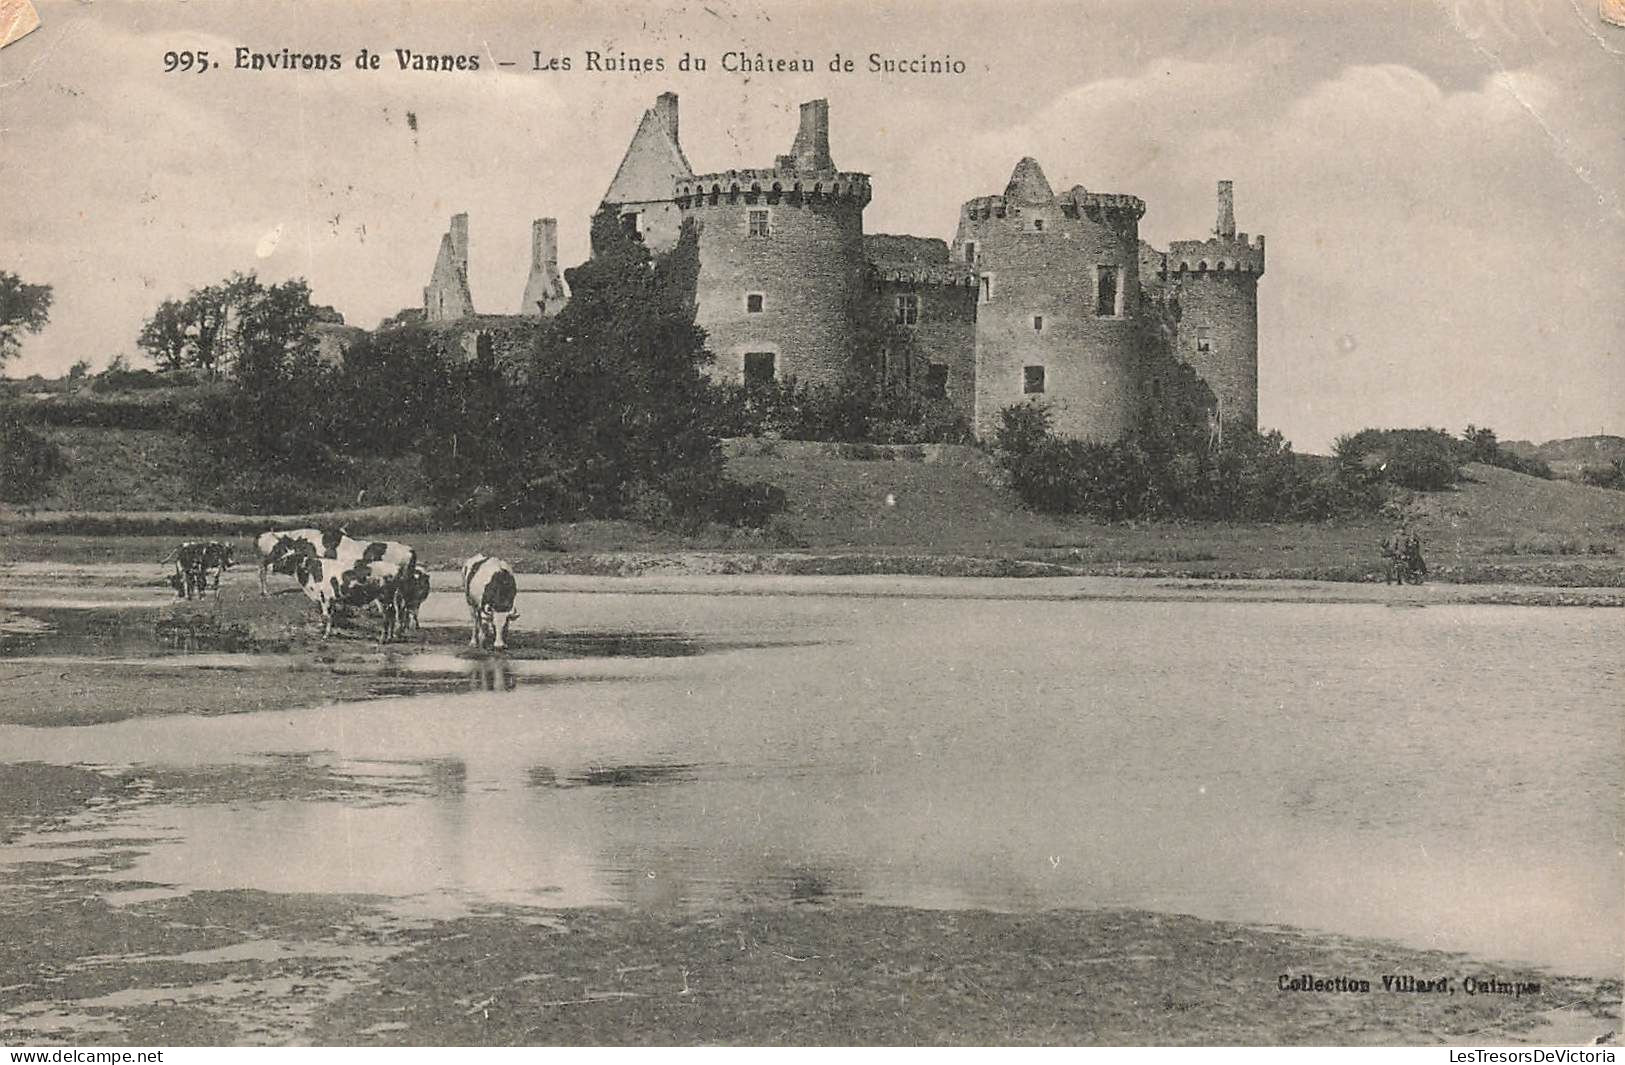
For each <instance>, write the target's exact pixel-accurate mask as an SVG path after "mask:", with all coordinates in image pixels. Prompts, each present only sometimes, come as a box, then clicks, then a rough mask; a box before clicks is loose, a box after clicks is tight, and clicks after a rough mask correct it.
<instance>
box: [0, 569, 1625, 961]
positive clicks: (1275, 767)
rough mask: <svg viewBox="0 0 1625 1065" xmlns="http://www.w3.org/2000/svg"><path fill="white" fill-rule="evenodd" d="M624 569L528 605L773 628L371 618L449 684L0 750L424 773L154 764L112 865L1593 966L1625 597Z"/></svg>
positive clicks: (1605, 956) (406, 663)
mask: <svg viewBox="0 0 1625 1065" xmlns="http://www.w3.org/2000/svg"><path fill="white" fill-rule="evenodd" d="M615 598H616V597H612V596H610V597H605V596H582V597H576V598H567V597H558V600H557V602H555V604H554V606H555V608H556V610H557V611H558V615H562V614H565V613H568V614H569V616H570V617H571V620H572V622H574V623H578V624H580V625H581V627H582V630H583V631H600V628H601V622H602V615H605V614H608V613H609V612H611V611H619V612H620V613H619V614H618V615H617V616H618V617H620V618H621V620H622V621H623V622H624V623H625V624H626V625H628V630H627V631H629V632H630V631H633V629H632V626H636V625H645V626H650V627H655V628H659V629H661V630H665V629H667V628H668V627H671V628H672V629H673V631H675V628H676V627H677V626H678V625H679V624H680V623H681V622H682V621H683V620H684V619H685V618H687V619H689V620H690V621H691V624H692V625H693V627H694V628H695V629H703V631H704V632H705V634H706V639H707V640H708V641H715V640H726V639H729V638H746V637H749V636H750V635H751V634H752V633H754V632H760V631H771V632H773V633H774V634H775V636H783V637H786V642H785V643H783V644H781V645H779V646H774V647H770V648H765V649H761V650H752V651H748V652H737V653H723V654H708V655H697V656H694V655H691V656H672V657H667V658H664V659H649V658H637V657H633V658H628V659H621V660H615V661H614V662H613V663H612V664H613V667H614V668H613V670H609V671H606V672H605V673H604V674H602V675H601V678H600V679H601V681H602V682H601V683H595V684H591V685H583V684H576V683H569V682H563V681H559V680H558V679H557V678H559V677H561V676H566V675H568V676H575V675H579V674H582V673H584V672H585V671H586V669H587V668H588V667H589V666H591V665H592V663H590V662H588V661H585V660H577V661H571V662H569V663H567V664H564V663H558V662H548V661H542V660H535V659H529V660H527V659H522V658H516V657H513V656H507V657H496V656H494V657H492V658H480V659H467V658H461V657H458V656H455V655H450V654H447V655H441V656H436V655H413V656H398V657H397V659H396V661H395V663H394V666H393V667H392V668H394V669H395V670H396V672H397V678H396V679H397V680H399V681H400V682H402V683H405V682H409V681H414V680H416V681H419V682H423V683H436V684H438V683H445V684H447V685H448V687H447V688H445V689H444V690H440V691H430V692H429V693H425V689H424V688H422V687H418V688H416V689H413V691H414V694H413V695H412V696H411V697H406V698H397V699H387V700H381V701H377V702H371V703H365V704H347V705H343V706H323V707H319V708H314V709H311V710H305V711H292V712H287V713H261V714H251V715H249V714H245V715H234V716H228V717H222V718H193V717H184V718H166V719H156V720H140V721H128V722H123V723H120V724H118V725H107V726H92V727H86V728H79V729H73V730H50V731H43V730H42V731H40V732H39V733H38V734H36V733H34V732H31V731H30V730H26V729H8V728H5V727H0V750H5V751H7V756H8V757H10V758H13V759H22V760H27V759H30V758H33V759H38V760H47V761H54V762H59V763H60V762H93V763H112V764H119V763H122V762H128V761H131V760H136V761H152V762H164V761H168V762H177V763H183V764H186V765H191V766H218V765H234V764H241V763H244V762H248V761H251V760H253V759H255V758H257V757H259V756H260V755H261V754H262V753H263V752H267V751H283V750H288V749H289V748H290V746H298V747H299V748H300V749H303V750H308V751H311V752H319V753H320V756H321V758H322V760H323V761H322V764H323V765H324V766H325V767H327V768H329V769H330V770H331V771H332V772H335V773H341V774H347V775H351V776H359V775H362V774H365V773H367V772H371V771H373V770H370V769H369V768H368V767H369V766H382V767H385V768H383V769H379V770H377V771H378V772H380V773H384V774H386V775H387V774H388V773H395V774H403V775H406V774H409V775H411V776H413V777H414V778H415V779H417V780H419V781H420V782H421V786H418V787H411V788H408V787H400V788H398V789H397V791H398V795H397V794H392V797H391V801H390V802H388V803H379V804H375V805H371V806H362V805H360V804H358V803H356V802H354V801H352V800H350V799H348V798H346V797H343V796H333V795H328V794H323V795H316V796H311V797H305V796H303V795H300V796H291V797H288V798H286V799H285V800H284V801H255V802H244V803H233V802H231V801H229V799H228V800H223V801H221V802H219V803H216V804H212V805H201V804H194V805H189V806H185V807H180V806H176V805H172V804H168V803H167V802H166V801H165V800H164V793H163V789H158V793H157V797H156V799H155V800H154V801H152V802H148V803H145V804H143V805H140V806H138V807H136V808H134V809H132V810H128V811H122V812H119V813H118V814H117V815H116V816H113V817H112V818H111V819H110V821H109V823H108V825H107V832H108V833H109V838H111V837H112V836H113V835H115V834H122V835H123V836H125V837H126V838H142V839H149V840H151V841H152V842H151V843H150V844H147V845H146V849H145V852H144V853H143V854H142V855H141V856H140V857H139V858H138V859H136V860H135V864H134V867H133V868H132V869H131V870H130V878H131V879H132V880H138V881H141V882H144V883H164V884H174V885H178V886H180V887H181V888H183V889H196V888H200V887H220V888H228V887H259V888H263V889H266V890H287V891H312V892H335V891H365V892H368V893H373V894H378V895H381V896H385V897H388V898H394V899H398V900H401V902H400V904H401V905H402V906H408V905H410V906H422V907H439V908H442V909H444V908H447V907H452V906H455V905H470V904H473V903H482V904H488V903H490V902H492V901H497V902H511V903H515V904H523V905H532V906H570V905H587V904H601V903H606V902H608V903H614V904H620V905H628V906H644V905H647V906H661V907H663V906H678V905H681V906H694V907H715V906H722V905H728V904H732V903H734V902H738V901H744V902H749V903H751V904H756V905H759V904H776V905H790V904H820V905H823V904H831V903H832V902H838V901H839V900H841V899H843V898H849V897H855V898H862V899H864V900H866V901H871V902H879V903H884V904H894V905H903V906H916V907H988V908H995V909H1009V910H1029V909H1032V910H1037V909H1044V908H1051V907H1073V906H1081V907H1093V906H1125V907H1142V908H1147V909H1156V910H1164V911H1171V912H1184V913H1193V914H1196V915H1199V916H1205V917H1214V918H1222V919H1231V920H1242V921H1258V922H1280V923H1286V924H1296V925H1302V926H1306V927H1311V928H1323V929H1328V930H1331V931H1336V932H1343V933H1347V934H1355V935H1376V936H1384V937H1389V938H1394V939H1399V940H1402V941H1405V942H1408V943H1412V944H1416V945H1421V946H1428V947H1437V948H1443V949H1453V950H1468V951H1472V952H1474V953H1477V954H1479V955H1481V956H1485V957H1490V958H1497V957H1505V958H1509V959H1530V960H1533V961H1536V962H1539V963H1544V964H1550V965H1553V966H1555V967H1558V968H1561V969H1565V970H1568V971H1576V972H1605V973H1610V972H1612V973H1617V971H1618V969H1619V967H1620V964H1621V957H1620V955H1621V944H1620V943H1619V942H1618V941H1617V937H1611V936H1606V935H1605V936H1598V935H1595V934H1594V930H1595V929H1598V928H1601V929H1616V928H1618V927H1619V926H1620V924H1621V921H1622V917H1625V913H1622V911H1625V901H1622V899H1625V893H1622V892H1621V891H1620V887H1621V884H1622V881H1625V876H1622V870H1625V859H1622V858H1621V855H1620V852H1619V847H1618V841H1617V839H1616V832H1617V826H1618V824H1619V823H1620V821H1621V815H1622V809H1621V801H1622V800H1621V795H1620V793H1619V789H1618V781H1619V779H1620V774H1621V772H1622V769H1625V751H1622V742H1625V738H1622V736H1621V733H1620V731H1619V727H1618V717H1617V707H1618V705H1619V703H1620V697H1621V694H1622V692H1621V682H1620V674H1619V672H1618V667H1617V665H1615V664H1614V663H1615V662H1616V660H1617V648H1618V646H1620V645H1621V641H1622V640H1625V612H1606V611H1567V612H1565V611H1561V610H1542V609H1495V608H1471V607H1469V608H1443V607H1441V608H1430V609H1428V610H1425V611H1403V612H1401V611H1388V610H1385V609H1383V608H1382V607H1376V606H1373V607H1355V606H1336V607H1329V606H1301V605H1283V604H1239V603H1230V604H1192V603H1181V604H1102V603H1065V602H1009V601H996V600H992V601H988V600H984V601H975V602H971V601H951V600H936V601H927V600H918V601H906V600H897V601H891V602H875V601H869V602H863V603H851V602H839V601H835V600H816V599H812V598H798V599H787V600H783V601H769V600H768V599H767V598H766V597H757V598H755V599H752V600H749V601H745V600H742V599H731V600H730V599H706V598H704V597H689V598H688V599H686V600H685V599H683V598H682V597H676V596H672V597H662V598H659V599H658V601H651V600H655V599H656V597H644V600H643V601H640V602H629V601H630V600H632V599H635V598H636V597H630V596H628V597H624V599H625V600H628V601H622V602H606V600H611V599H615ZM558 615H555V616H558ZM808 634H814V635H817V636H819V637H821V638H823V639H824V640H825V641H826V642H822V643H814V642H812V641H811V640H808V639H796V638H797V637H804V636H807V635H808ZM833 639H838V640H839V641H840V642H838V643H837V642H832V641H833ZM791 640H795V642H793V643H792V642H790V641H791ZM561 665H567V672H566V671H563V670H556V671H553V672H549V669H550V667H556V666H561ZM355 668H364V667H363V666H360V665H357V666H356V667H355ZM365 668H372V667H371V666H366V667H365ZM541 676H546V677H548V678H549V679H552V680H554V681H555V682H553V683H547V684H537V683H529V681H530V680H531V679H532V678H535V677H541ZM510 677H514V678H516V680H515V681H514V683H512V684H510V683H509V678H510ZM1553 693H1561V695H1562V697H1561V698H1555V697H1554V694H1553ZM256 798H258V796H257V795H256ZM42 845H43V840H42ZM1507 869H1517V870H1518V878H1517V884H1516V885H1511V884H1508V883H1507V881H1506V873H1505V871H1506V870H1507ZM1373 870H1375V871H1377V872H1376V873H1373Z"/></svg>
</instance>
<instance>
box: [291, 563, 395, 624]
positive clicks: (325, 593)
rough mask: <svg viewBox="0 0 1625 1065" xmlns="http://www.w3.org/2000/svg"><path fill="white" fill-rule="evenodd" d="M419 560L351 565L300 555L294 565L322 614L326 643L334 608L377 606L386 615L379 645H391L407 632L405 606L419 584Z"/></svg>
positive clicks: (296, 575)
mask: <svg viewBox="0 0 1625 1065" xmlns="http://www.w3.org/2000/svg"><path fill="white" fill-rule="evenodd" d="M417 572H418V571H417V569H416V560H415V557H414V560H413V562H412V563H409V564H407V565H406V566H402V565H401V564H399V563H395V562H384V561H381V560H372V561H364V560H363V561H351V560H344V561H340V560H338V559H331V558H311V557H310V556H309V555H300V556H299V558H298V561H297V562H296V563H295V564H294V576H295V578H297V579H298V581H299V587H300V588H301V589H303V591H304V593H305V595H306V596H308V597H309V598H310V600H311V601H312V602H314V603H315V604H316V605H317V607H318V608H320V610H321V612H322V639H324V640H325V639H327V637H329V636H331V635H332V634H333V608H334V607H337V606H346V607H356V608H360V607H366V606H372V605H376V606H377V607H378V608H379V611H380V613H382V615H383V628H382V629H381V630H380V631H379V634H378V642H379V643H388V642H389V640H390V637H392V636H394V635H395V634H396V633H398V632H400V631H401V630H402V628H403V618H404V616H405V609H404V603H405V601H406V598H407V594H408V591H407V590H408V589H409V588H410V587H412V586H413V585H414V584H415V582H416V577H417Z"/></svg>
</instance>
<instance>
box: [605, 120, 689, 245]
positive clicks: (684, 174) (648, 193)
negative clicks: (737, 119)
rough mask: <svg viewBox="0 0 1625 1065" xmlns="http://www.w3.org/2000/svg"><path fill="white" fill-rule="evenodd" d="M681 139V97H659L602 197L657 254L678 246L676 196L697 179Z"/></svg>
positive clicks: (678, 217) (679, 222)
mask: <svg viewBox="0 0 1625 1065" xmlns="http://www.w3.org/2000/svg"><path fill="white" fill-rule="evenodd" d="M677 134H678V126H677V94H676V93H674V92H667V93H661V94H660V96H659V98H658V99H656V100H655V105H654V106H653V107H651V108H650V109H649V110H647V111H645V112H644V113H643V121H642V122H640V123H638V131H637V132H636V133H634V134H633V135H632V143H631V144H629V145H628V146H627V149H626V155H625V156H624V157H623V158H622V159H621V165H620V167H619V168H618V169H617V170H616V171H615V178H614V180H612V181H611V182H610V183H609V189H608V190H607V191H606V192H605V193H604V200H603V205H604V206H605V207H606V208H609V209H611V210H614V211H615V212H616V214H618V215H619V216H620V219H621V224H622V225H623V226H625V227H626V228H627V229H628V230H629V231H630V232H632V233H635V234H636V235H637V236H638V238H639V239H640V240H642V241H643V242H644V243H645V244H647V245H648V246H649V250H650V251H654V252H662V251H667V250H669V249H670V248H671V246H672V245H673V244H676V243H677V234H678V232H679V230H680V229H681V228H682V221H683V220H682V216H681V213H680V212H679V211H678V209H677V205H676V203H674V202H673V193H674V191H675V189H676V187H677V183H678V182H679V181H686V180H689V179H691V178H693V176H694V171H693V168H691V167H690V166H689V165H688V157H687V156H685V155H684V154H683V148H682V145H681V143H680V142H679V141H678V139H677Z"/></svg>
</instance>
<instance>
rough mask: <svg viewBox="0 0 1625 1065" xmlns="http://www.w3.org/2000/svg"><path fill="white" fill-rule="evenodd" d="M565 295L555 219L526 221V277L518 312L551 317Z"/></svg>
mask: <svg viewBox="0 0 1625 1065" xmlns="http://www.w3.org/2000/svg"><path fill="white" fill-rule="evenodd" d="M568 299H569V297H568V296H567V295H565V292H564V277H563V275H562V274H560V273H559V222H558V219H556V218H538V219H536V221H534V222H532V223H531V224H530V277H529V279H528V280H527V281H526V282H525V294H524V295H523V296H521V297H520V299H519V313H520V314H525V315H529V316H531V317H533V318H535V317H542V318H551V317H552V316H553V315H555V314H557V313H559V308H561V307H563V306H564V304H565V302H566V301H567V300H568Z"/></svg>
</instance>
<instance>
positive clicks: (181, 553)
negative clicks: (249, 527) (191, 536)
mask: <svg viewBox="0 0 1625 1065" xmlns="http://www.w3.org/2000/svg"><path fill="white" fill-rule="evenodd" d="M170 559H173V560H174V561H175V574H174V576H172V577H170V579H169V583H170V584H171V585H173V586H174V588H175V597H176V598H177V599H190V598H192V591H193V589H196V590H197V594H198V598H199V599H201V598H203V596H204V595H205V594H206V593H207V592H208V590H209V574H211V573H213V574H214V590H215V591H216V592H218V591H219V590H220V575H221V574H223V573H225V572H226V570H228V569H230V568H231V567H233V566H235V565H236V564H237V560H236V558H234V557H232V549H231V545H230V544H223V543H221V542H219V541H218V540H188V541H186V542H185V543H183V544H181V545H180V546H179V547H177V548H176V549H175V550H174V551H171V552H170V553H169V554H168V555H166V556H164V557H163V558H162V559H160V560H159V561H161V562H168V561H169V560H170Z"/></svg>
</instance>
